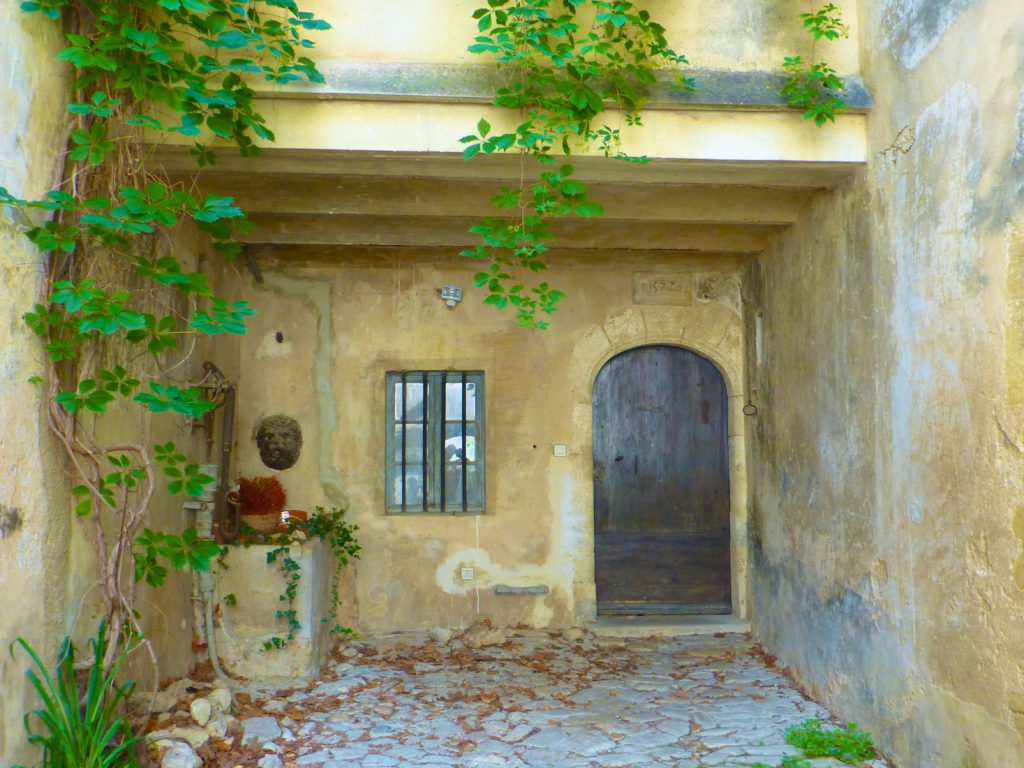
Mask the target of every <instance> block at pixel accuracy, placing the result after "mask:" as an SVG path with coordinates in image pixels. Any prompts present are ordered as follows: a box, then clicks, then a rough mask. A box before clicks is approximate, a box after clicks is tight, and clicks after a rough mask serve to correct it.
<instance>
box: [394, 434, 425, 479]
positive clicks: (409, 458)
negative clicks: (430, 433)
mask: <svg viewBox="0 0 1024 768" xmlns="http://www.w3.org/2000/svg"><path fill="white" fill-rule="evenodd" d="M403 429H405V430H407V434H406V438H405V439H406V443H405V463H406V466H408V465H409V464H422V463H423V425H422V424H410V425H409V426H407V427H402V425H401V424H398V425H396V426H395V427H394V431H395V439H394V443H393V448H394V451H393V452H392V455H391V460H392V461H393V462H394V463H395V464H398V465H399V469H401V464H402V430H403Z"/></svg>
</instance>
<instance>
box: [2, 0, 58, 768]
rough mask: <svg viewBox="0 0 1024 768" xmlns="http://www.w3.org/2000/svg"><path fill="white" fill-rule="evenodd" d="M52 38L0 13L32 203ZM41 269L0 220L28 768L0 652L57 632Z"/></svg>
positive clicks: (43, 161) (11, 724)
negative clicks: (34, 381)
mask: <svg viewBox="0 0 1024 768" xmlns="http://www.w3.org/2000/svg"><path fill="white" fill-rule="evenodd" d="M58 44H59V40H58V37H57V35H56V29H54V28H53V27H51V26H50V25H48V24H45V23H44V22H43V21H42V19H39V18H33V19H30V18H26V17H25V16H24V14H22V13H20V11H19V10H18V5H17V3H4V4H3V5H2V6H0V50H3V51H4V55H3V56H0V101H2V103H3V105H4V106H3V109H0V184H2V185H4V186H6V187H8V188H9V189H11V191H12V192H14V193H15V194H19V193H20V194H24V195H39V194H41V193H42V192H43V191H45V190H46V189H48V188H49V187H50V185H51V184H52V181H53V178H54V176H55V174H56V173H57V172H58V170H59V169H58V168H57V166H56V164H55V152H54V147H56V146H57V145H58V144H59V143H60V142H61V141H62V135H61V130H60V124H59V118H60V116H61V114H62V112H63V107H64V104H63V98H62V92H63V82H64V76H63V72H62V70H61V68H60V67H58V66H56V64H55V63H53V62H52V59H53V55H54V52H55V51H56V50H57V46H58ZM42 270H43V259H42V258H41V257H40V255H39V254H38V253H37V252H36V251H35V250H34V249H33V248H32V247H31V245H30V244H29V243H28V241H26V240H25V239H24V238H23V237H22V235H21V234H20V233H19V232H18V230H17V228H16V224H15V222H13V221H12V220H11V218H10V217H9V215H7V214H6V213H3V212H0V307H2V310H0V339H2V342H0V348H2V350H3V353H2V354H0V402H2V403H3V408H2V409H0V646H2V648H3V653H0V681H2V682H0V688H2V690H3V704H2V706H0V755H2V756H3V758H4V760H5V762H10V763H12V764H13V763H17V762H20V761H21V760H25V761H26V762H29V761H30V757H31V754H32V753H31V752H30V751H28V750H26V748H25V735H24V730H23V727H22V723H21V718H22V715H23V713H24V712H25V711H26V709H27V708H28V707H29V706H30V705H32V704H33V703H34V695H35V694H34V693H33V692H32V691H31V689H30V687H29V685H28V682H27V681H25V680H24V678H23V677H22V674H21V669H22V666H23V662H24V661H25V657H24V656H23V655H19V656H18V658H17V659H12V658H11V657H10V655H9V654H8V653H7V648H8V646H9V645H10V644H11V643H12V642H13V641H14V639H15V638H17V637H24V638H25V639H26V640H28V641H29V642H30V643H32V644H33V645H34V646H35V647H36V648H38V649H40V650H41V651H44V652H46V653H51V652H53V651H54V650H56V648H57V644H58V642H59V640H60V638H61V637H62V636H63V634H64V626H65V619H66V617H65V606H66V604H67V603H66V598H65V581H64V569H63V568H62V567H61V563H62V560H63V558H64V556H65V552H66V550H67V546H68V538H69V531H70V526H69V523H70V520H69V518H68V515H67V514H66V509H67V508H66V507H65V506H64V504H63V498H64V497H63V496H62V491H64V490H65V489H64V486H63V481H62V475H61V472H60V468H59V466H57V465H56V462H55V461H54V456H55V446H54V445H53V444H52V443H51V442H50V440H49V434H48V432H47V429H46V426H45V425H44V423H43V422H42V419H43V418H44V413H45V411H44V410H43V407H42V403H41V399H40V392H39V391H38V390H37V389H36V388H34V387H32V386H31V385H29V384H27V383H26V379H28V377H29V376H31V375H33V374H38V373H39V372H40V371H41V365H40V359H39V353H40V350H39V348H38V346H37V343H36V340H35V337H34V336H33V335H32V333H31V332H30V331H29V330H28V329H27V328H26V327H25V325H24V324H23V323H22V321H21V313H22V312H24V311H26V310H27V309H29V304H28V302H31V301H33V300H34V299H35V297H36V296H37V295H38V293H39V285H40V280H41V277H42Z"/></svg>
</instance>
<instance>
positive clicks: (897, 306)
mask: <svg viewBox="0 0 1024 768" xmlns="http://www.w3.org/2000/svg"><path fill="white" fill-rule="evenodd" d="M861 23H862V34H863V37H862V48H861V51H862V57H863V66H862V68H863V72H864V78H865V82H866V83H867V85H868V87H869V88H870V89H871V91H872V93H873V95H874V98H875V102H876V107H875V109H874V111H873V113H872V116H871V118H870V120H869V147H870V156H871V158H872V160H871V162H870V164H869V167H868V169H867V170H866V171H865V172H864V173H862V174H861V175H860V176H859V177H858V178H857V179H856V180H855V181H854V182H853V183H850V184H848V185H847V186H845V187H844V188H842V189H840V190H838V191H836V192H834V193H831V194H828V195H824V196H822V197H821V198H820V199H819V200H818V201H816V203H815V204H814V205H813V206H812V209H811V211H810V213H809V215H808V217H807V218H806V219H805V220H804V221H803V222H801V223H800V224H798V225H797V226H796V227H794V229H793V230H792V231H791V232H790V233H788V234H786V235H785V236H783V237H782V238H781V239H780V240H779V241H778V243H777V244H776V246H775V247H773V248H771V249H770V250H769V252H767V253H766V254H765V256H764V257H763V258H761V259H760V260H759V261H758V263H757V265H755V266H754V267H752V268H751V269H750V270H749V271H748V273H747V278H746V281H745V289H746V302H747V303H746V320H747V324H748V328H753V326H754V323H755V322H756V320H755V318H756V316H757V314H759V313H760V314H762V315H763V324H764V328H765V342H764V363H763V364H762V365H760V366H757V365H756V364H755V363H754V356H755V352H754V350H748V360H750V361H751V365H752V368H751V372H752V377H751V380H752V384H753V386H754V387H755V388H756V389H757V393H756V402H757V403H758V405H759V406H760V407H761V413H760V415H759V416H758V418H757V419H756V420H755V423H754V424H753V425H752V426H751V432H752V440H751V452H750V457H749V464H750V467H751V475H750V479H751V490H752V496H751V502H752V503H751V535H752V536H753V539H752V542H751V552H752V561H753V573H752V584H753V602H754V609H753V612H754V614H755V621H756V626H757V629H758V632H759V634H760V635H761V636H762V637H763V638H764V640H765V641H766V642H767V644H768V645H769V647H771V648H772V649H773V652H775V653H778V654H779V656H780V658H781V659H782V660H783V661H785V662H786V663H788V664H790V665H791V666H792V668H793V670H794V671H795V673H796V674H797V676H798V678H799V679H800V680H801V681H802V682H803V683H804V684H806V685H807V686H808V688H810V689H811V690H812V691H813V692H815V693H816V694H817V695H820V696H822V697H823V698H824V699H825V700H826V701H827V702H828V703H829V704H830V705H832V706H833V707H835V708H836V709H837V710H838V711H839V713H840V714H841V715H843V716H845V717H848V718H850V719H854V720H856V721H857V722H858V723H860V724H861V725H862V726H863V727H866V728H868V729H870V730H872V731H873V732H875V733H876V734H877V735H878V736H879V738H880V741H881V743H882V745H883V746H884V748H885V749H886V750H887V751H889V752H890V753H891V754H892V755H893V756H894V757H895V758H896V759H897V763H898V764H899V765H900V766H906V767H908V768H909V767H918V766H919V767H920V768H925V767H927V768H947V767H948V768H964V767H965V766H971V767H972V768H974V767H977V768H988V767H989V766H991V767H992V768H996V767H999V768H1002V766H1007V765H1019V764H1022V763H1024V714H1022V710H1024V707H1022V706H1021V704H1022V702H1024V696H1022V694H1024V668H1022V664H1021V659H1022V658H1024V620H1022V618H1021V605H1022V601H1024V591H1022V588H1024V583H1022V582H1021V579H1020V573H1021V572H1022V570H1021V557H1022V555H1021V543H1022V539H1021V530H1022V525H1021V520H1022V515H1021V513H1020V512H1019V509H1020V507H1019V501H1018V499H1019V492H1020V475H1021V469H1022V467H1021V432H1022V427H1024V420H1022V415H1024V414H1022V411H1021V403H1022V397H1021V394H1020V392H1021V391H1022V385H1024V376H1022V371H1024V368H1022V356H1024V346H1022V341H1024V337H1022V331H1021V327H1022V322H1024V318H1022V314H1021V310H1020V308H1019V304H1020V301H1019V298H1020V293H1021V286H1020V272H1021V263H1020V262H1021V259H1022V258H1024V251H1022V249H1021V245H1022V243H1021V239H1020V220H1021V215H1022V213H1024V200H1022V198H1021V188H1020V176H1019V168H1020V165H1019V163H1020V160H1019V156H1020V142H1021V124H1020V121H1019V120H1018V119H1015V117H1016V116H1017V115H1019V114H1020V109H1021V107H1022V104H1021V99H1022V86H1024V52H1022V46H1021V40H1024V8H1022V7H1020V6H1018V5H1016V4H1007V3H1002V2H974V3H968V2H934V3H932V2H928V3H914V2H867V3H862V5H861ZM908 68H913V69H908ZM1014 169H1016V172H1015V170H1014Z"/></svg>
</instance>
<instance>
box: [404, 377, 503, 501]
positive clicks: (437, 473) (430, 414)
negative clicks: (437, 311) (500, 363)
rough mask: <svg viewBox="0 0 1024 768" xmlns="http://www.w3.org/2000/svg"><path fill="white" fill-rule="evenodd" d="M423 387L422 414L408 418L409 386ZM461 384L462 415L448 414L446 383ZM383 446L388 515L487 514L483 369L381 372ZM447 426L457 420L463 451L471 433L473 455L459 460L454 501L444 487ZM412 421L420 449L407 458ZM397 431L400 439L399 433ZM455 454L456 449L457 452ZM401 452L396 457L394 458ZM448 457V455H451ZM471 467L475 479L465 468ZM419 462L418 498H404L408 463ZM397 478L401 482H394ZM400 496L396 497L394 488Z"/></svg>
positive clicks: (408, 474)
mask: <svg viewBox="0 0 1024 768" xmlns="http://www.w3.org/2000/svg"><path fill="white" fill-rule="evenodd" d="M410 384H419V385H421V386H423V387H424V393H423V414H422V417H421V418H420V419H409V418H408V417H409V413H407V411H406V408H405V404H406V403H408V394H407V392H408V385H410ZM453 384H454V385H458V384H461V385H462V413H461V414H460V416H461V418H455V419H451V418H447V408H448V403H447V398H448V388H449V387H450V386H451V385H453ZM469 385H472V386H473V388H474V390H475V393H474V401H475V413H474V418H472V419H470V418H468V414H467V397H466V395H467V389H468V386H469ZM385 387H386V390H387V394H386V397H385V428H386V432H385V441H384V443H385V446H384V451H385V454H384V508H385V513H386V514H389V515H409V514H414V515H448V516H451V515H481V514H485V513H486V461H485V454H486V440H485V433H484V413H485V410H486V408H485V403H486V401H485V398H484V391H485V390H484V372H483V371H451V370H449V371H426V370H408V371H388V372H387V373H386V374H385ZM399 387H401V391H402V393H403V399H404V403H403V407H402V408H401V409H397V408H396V389H397V388H399ZM451 425H460V426H461V429H460V430H459V433H458V434H457V435H456V439H457V438H458V436H459V435H461V436H462V439H463V442H462V451H463V456H464V455H465V453H466V452H467V451H466V443H467V440H466V437H467V433H468V432H469V431H470V430H472V432H473V460H472V461H471V462H467V461H466V460H465V459H464V458H462V459H460V460H459V461H458V465H459V470H460V471H461V478H458V479H457V482H458V483H459V487H460V489H461V494H460V495H459V496H457V497H456V498H455V499H454V500H453V499H452V498H451V494H450V487H449V486H448V481H447V477H448V473H447V472H446V471H445V468H446V466H447V463H446V460H445V458H444V457H445V456H447V451H446V450H445V444H446V442H447V438H446V437H445V435H446V434H447V430H448V428H449V427H450V426H451ZM410 426H421V427H422V429H421V430H420V431H422V437H421V438H420V439H421V440H422V442H421V443H420V444H419V445H417V446H414V447H415V448H418V449H419V452H420V457H419V459H410V453H412V451H411V450H410V444H409V442H408V436H409V433H410V431H411V430H410V429H409V427H410ZM399 432H400V433H401V435H402V437H401V440H399V438H398V437H397V433H399ZM456 455H457V454H456ZM396 457H400V459H396ZM449 461H450V460H449ZM471 466H472V467H475V472H474V477H475V479H474V480H473V481H471V480H470V477H469V468H470V467H471ZM415 467H418V468H419V470H420V472H421V473H422V477H423V478H425V481H423V482H421V489H420V493H421V499H420V500H418V501H417V500H410V499H408V498H407V497H406V493H407V489H408V485H409V478H410V477H413V475H411V474H410V473H409V469H410V468H415ZM399 478H401V482H396V481H397V480H398V479H399ZM396 488H397V489H398V493H399V496H398V497H397V498H395V489H396Z"/></svg>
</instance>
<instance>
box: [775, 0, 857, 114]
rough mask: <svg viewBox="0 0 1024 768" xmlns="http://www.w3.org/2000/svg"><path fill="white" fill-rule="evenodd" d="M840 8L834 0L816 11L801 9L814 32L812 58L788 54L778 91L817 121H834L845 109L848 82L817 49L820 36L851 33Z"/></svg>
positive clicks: (833, 37)
mask: <svg viewBox="0 0 1024 768" xmlns="http://www.w3.org/2000/svg"><path fill="white" fill-rule="evenodd" d="M840 13H841V9H840V8H839V6H837V5H836V4H835V3H826V4H825V5H823V6H822V7H821V8H819V9H818V10H817V11H811V12H809V13H801V14H800V19H801V20H802V22H803V27H804V29H805V30H807V31H808V33H809V34H810V35H811V37H812V39H813V42H812V44H811V55H810V60H809V61H805V60H804V58H803V57H802V56H787V57H785V60H784V62H783V69H784V70H785V72H786V74H787V78H786V84H785V85H784V86H783V88H782V90H781V91H780V92H779V93H780V95H781V96H782V97H783V98H785V99H786V100H787V101H788V102H789V104H790V106H793V107H797V108H799V109H803V110H804V118H805V119H807V120H813V121H814V123H815V125H817V126H819V127H820V126H823V125H824V124H825V123H826V122H833V123H834V122H835V121H836V115H837V114H839V113H841V112H843V111H844V110H845V109H846V101H845V99H844V98H843V96H844V94H845V92H846V83H845V81H844V80H843V78H841V77H840V76H839V75H838V74H837V73H836V71H835V69H833V68H832V67H831V66H829V65H828V63H827V62H824V61H818V60H817V59H816V57H815V49H816V47H817V44H818V42H819V41H821V40H825V41H835V40H838V39H839V38H845V37H849V36H850V28H849V27H848V26H847V25H846V23H845V22H844V21H843V19H842V17H841V16H840Z"/></svg>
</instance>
